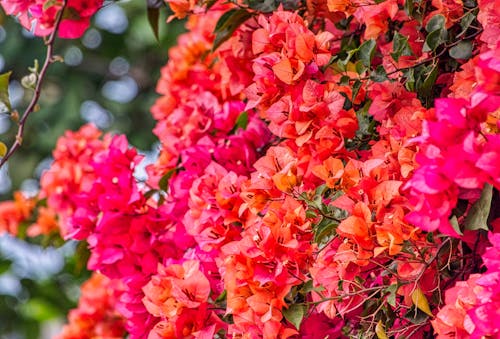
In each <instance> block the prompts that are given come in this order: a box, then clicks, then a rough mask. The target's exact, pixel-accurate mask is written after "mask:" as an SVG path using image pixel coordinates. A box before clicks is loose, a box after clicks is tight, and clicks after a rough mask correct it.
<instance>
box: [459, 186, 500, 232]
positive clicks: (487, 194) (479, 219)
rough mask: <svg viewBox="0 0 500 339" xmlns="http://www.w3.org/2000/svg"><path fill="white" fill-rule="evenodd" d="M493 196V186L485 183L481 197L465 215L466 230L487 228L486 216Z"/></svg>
mask: <svg viewBox="0 0 500 339" xmlns="http://www.w3.org/2000/svg"><path fill="white" fill-rule="evenodd" d="M492 198H493V186H491V185H490V184H485V185H484V188H483V191H482V192H481V197H480V198H479V200H478V201H476V202H475V203H474V204H473V205H472V206H471V208H470V210H469V213H468V214H467V217H465V221H464V227H465V229H466V230H479V229H481V230H488V224H487V221H488V216H489V214H490V209H491V200H492Z"/></svg>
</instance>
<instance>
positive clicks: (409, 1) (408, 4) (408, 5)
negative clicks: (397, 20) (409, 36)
mask: <svg viewBox="0 0 500 339" xmlns="http://www.w3.org/2000/svg"><path fill="white" fill-rule="evenodd" d="M413 11H414V6H413V0H406V1H405V12H406V14H407V15H408V16H409V17H411V16H413Z"/></svg>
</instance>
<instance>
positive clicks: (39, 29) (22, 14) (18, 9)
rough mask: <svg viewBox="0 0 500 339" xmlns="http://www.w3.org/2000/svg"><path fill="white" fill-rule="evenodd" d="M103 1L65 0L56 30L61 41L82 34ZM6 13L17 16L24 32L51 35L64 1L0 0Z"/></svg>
mask: <svg viewBox="0 0 500 339" xmlns="http://www.w3.org/2000/svg"><path fill="white" fill-rule="evenodd" d="M102 3H103V0H67V5H66V7H65V8H64V13H62V14H61V15H62V20H61V23H60V26H59V30H58V36H59V37H61V38H69V39H75V38H79V37H80V36H82V35H83V33H84V32H85V30H86V29H87V28H88V27H89V25H90V18H91V17H92V15H94V13H95V12H97V10H98V9H99V8H100V7H101V6H102ZM0 4H1V5H2V7H3V9H4V10H5V12H6V13H7V14H9V15H13V16H16V17H17V18H18V20H19V22H20V23H21V24H22V25H23V27H24V28H26V29H27V30H32V31H33V33H34V34H35V35H38V36H46V35H50V34H51V33H52V31H53V30H54V24H55V22H56V18H57V16H58V13H59V12H60V11H61V8H62V6H63V1H61V0H59V1H47V0H2V1H0Z"/></svg>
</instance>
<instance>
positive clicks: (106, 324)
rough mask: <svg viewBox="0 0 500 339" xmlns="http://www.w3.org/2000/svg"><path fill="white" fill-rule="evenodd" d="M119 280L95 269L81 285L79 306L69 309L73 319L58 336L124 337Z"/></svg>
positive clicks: (82, 338)
mask: <svg viewBox="0 0 500 339" xmlns="http://www.w3.org/2000/svg"><path fill="white" fill-rule="evenodd" d="M120 290H121V285H120V282H119V281H114V280H110V279H108V278H106V277H105V276H103V275H102V274H99V273H94V274H93V275H92V277H91V278H90V279H89V280H87V281H86V282H85V283H84V284H83V285H82V287H81V295H80V301H79V302H78V308H76V309H73V310H71V311H70V312H69V315H68V320H69V323H68V324H67V325H65V326H64V328H63V330H62V332H61V333H60V334H59V335H58V336H57V337H56V338H57V339H91V338H110V339H111V338H123V335H124V334H125V327H124V319H123V317H122V316H121V315H120V313H118V311H117V310H116V308H115V307H116V301H117V299H118V297H119V295H120Z"/></svg>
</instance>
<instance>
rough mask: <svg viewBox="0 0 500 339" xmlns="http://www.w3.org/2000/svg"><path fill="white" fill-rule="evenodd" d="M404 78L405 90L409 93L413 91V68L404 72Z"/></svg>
mask: <svg viewBox="0 0 500 339" xmlns="http://www.w3.org/2000/svg"><path fill="white" fill-rule="evenodd" d="M404 77H405V79H406V81H405V87H406V89H407V90H409V91H410V92H414V91H415V69H414V68H409V69H407V70H405V71H404Z"/></svg>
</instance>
